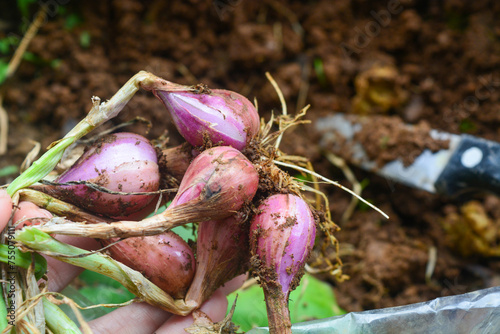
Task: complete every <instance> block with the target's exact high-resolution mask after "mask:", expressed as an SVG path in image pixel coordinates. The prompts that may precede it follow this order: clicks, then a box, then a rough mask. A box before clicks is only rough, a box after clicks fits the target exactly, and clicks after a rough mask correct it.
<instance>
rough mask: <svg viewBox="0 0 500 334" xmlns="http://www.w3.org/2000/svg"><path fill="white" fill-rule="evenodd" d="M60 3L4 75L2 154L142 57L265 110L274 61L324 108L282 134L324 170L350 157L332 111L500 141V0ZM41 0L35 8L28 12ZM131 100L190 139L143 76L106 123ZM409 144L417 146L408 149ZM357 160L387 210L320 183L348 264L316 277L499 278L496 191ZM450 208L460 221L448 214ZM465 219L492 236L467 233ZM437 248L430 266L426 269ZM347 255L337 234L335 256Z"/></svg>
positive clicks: (417, 284) (421, 281) (11, 13)
mask: <svg viewBox="0 0 500 334" xmlns="http://www.w3.org/2000/svg"><path fill="white" fill-rule="evenodd" d="M54 3H57V5H54V8H51V9H50V12H49V19H48V20H47V22H46V23H45V24H43V26H42V27H41V28H40V30H39V32H38V33H37V35H36V36H35V37H34V38H33V40H32V42H31V44H30V46H29V48H28V51H29V54H28V55H27V56H25V60H23V61H22V62H21V65H20V67H19V69H18V71H17V72H16V73H15V75H14V76H13V77H12V78H10V79H9V80H8V81H7V82H5V84H4V85H3V94H4V100H3V106H4V108H5V109H6V110H7V112H8V119H9V126H10V130H9V137H8V152H7V154H6V155H4V156H2V158H1V160H0V168H2V167H5V166H8V165H20V164H21V162H22V161H23V159H24V157H25V156H26V154H27V153H28V152H29V151H30V150H31V148H32V143H30V141H29V140H30V139H33V140H36V141H39V142H40V143H41V145H42V147H47V146H48V145H49V144H50V143H51V142H52V141H54V140H57V139H59V138H60V137H62V136H63V135H64V134H65V133H66V132H67V131H69V129H71V128H72V127H73V126H74V125H75V124H76V123H77V122H78V121H79V120H81V119H82V118H83V117H84V115H85V114H86V112H88V110H90V108H91V105H92V104H91V97H92V96H99V97H100V98H101V99H103V100H106V99H109V98H110V97H111V96H112V95H113V94H114V93H115V92H116V91H117V90H118V89H119V88H120V87H121V85H123V84H124V83H125V82H126V81H127V80H128V79H129V78H130V77H131V76H133V75H134V74H135V73H137V72H138V71H140V70H147V71H150V72H153V73H154V74H156V75H158V76H161V77H163V78H165V79H167V80H170V81H173V82H176V83H180V84H187V85H193V84H197V83H203V84H206V85H207V86H208V87H211V88H224V89H229V90H233V91H236V92H239V93H241V94H243V95H245V96H247V97H248V98H250V99H254V98H256V99H257V101H258V108H259V113H260V114H261V116H262V117H265V118H266V120H267V119H269V117H270V115H271V112H272V111H274V112H275V113H280V112H281V105H280V102H279V99H278V97H277V95H276V92H275V90H274V89H273V88H272V85H271V84H270V83H269V82H268V80H267V79H266V76H265V72H269V73H270V74H272V76H273V77H274V79H275V80H276V82H277V83H278V85H279V87H280V89H281V90H282V92H283V96H284V98H285V100H286V101H287V106H288V112H289V113H292V114H293V113H295V112H296V111H298V110H300V109H301V108H302V107H304V106H305V105H306V104H310V105H311V107H310V109H309V110H308V112H307V115H306V119H308V120H310V121H311V122H312V123H313V124H309V125H300V126H297V127H296V128H294V129H292V130H289V131H288V132H287V133H286V134H285V136H284V138H283V141H282V143H281V146H280V148H281V150H282V151H284V152H286V153H288V154H290V155H300V156H305V157H307V158H308V159H310V161H311V162H312V163H313V165H314V167H315V170H316V171H317V172H318V173H320V174H322V175H324V176H325V177H328V178H330V179H333V180H338V181H339V182H340V183H341V184H343V185H345V186H348V187H350V186H351V183H350V182H349V181H347V180H346V178H345V177H344V174H343V172H342V171H341V170H340V169H339V168H337V167H336V166H333V165H332V164H331V163H330V162H328V160H327V159H326V158H325V153H326V152H325V151H327V149H326V150H325V149H321V148H320V147H319V146H318V143H319V140H320V136H319V134H317V133H315V130H314V122H315V121H316V120H317V119H318V118H320V117H324V116H327V115H331V114H333V113H335V112H342V113H358V114H363V115H366V117H372V116H375V115H377V116H384V117H390V118H391V119H393V120H394V121H395V122H396V123H397V124H403V123H408V124H414V125H416V124H425V127H424V128H425V129H427V128H435V129H439V130H443V131H447V132H451V133H456V134H459V133H469V134H473V135H476V136H480V137H483V138H487V139H490V140H496V141H500V130H499V129H500V127H499V125H500V112H499V103H500V70H499V69H500V22H499V21H498V20H495V18H498V17H499V15H500V3H498V2H495V1H484V0H478V1H473V2H469V1H465V0H463V1H458V0H444V1H418V2H417V1H403V0H401V1H400V2H398V1H396V2H395V1H362V0H352V1H347V0H338V1H334V2H332V1H326V0H318V1H314V2H307V3H303V2H301V1H277V0H276V1H275V0H269V1H262V2H253V1H248V0H247V1H243V0H241V1H222V0H215V1H195V0H192V1H183V2H173V3H169V2H165V1H152V2H150V3H149V4H148V5H146V4H145V3H143V2H141V1H134V0H124V1H85V2H83V1H82V2H77V1H70V2H68V1H60V2H57V1H54ZM63 3H64V4H63ZM396 5H397V6H396ZM36 6H37V4H36V3H35V4H33V5H32V7H30V8H29V16H28V19H31V17H32V16H33V15H34V14H35V12H36V10H37V8H36ZM0 13H1V14H0V29H1V30H0V39H1V38H4V37H8V36H11V37H12V36H14V37H15V36H16V35H17V36H22V35H23V32H24V31H25V28H26V27H25V26H26V24H25V23H24V24H23V22H26V21H27V20H26V19H23V17H22V16H21V14H20V13H19V10H18V9H17V8H16V7H15V6H13V5H12V4H9V5H7V4H6V3H2V4H1V5H0ZM8 55H12V50H10V51H9V53H8V54H7V55H5V58H6V59H8V58H7V56H8ZM2 57H3V56H2ZM2 59H3V58H2ZM135 116H141V117H144V118H146V119H148V120H150V121H151V122H152V124H153V126H152V127H151V129H150V130H149V132H146V131H147V127H145V126H143V125H135V126H131V127H129V128H127V130H128V131H133V132H137V133H140V134H143V135H146V136H148V138H150V139H154V138H157V137H159V136H161V135H165V134H166V131H168V133H167V135H168V137H169V145H172V146H175V145H178V144H180V143H182V140H181V138H180V137H179V135H178V134H177V132H176V130H175V127H174V126H173V125H172V122H171V120H170V116H169V115H168V114H167V113H166V111H165V109H164V106H163V105H162V103H161V102H160V101H158V100H157V99H156V98H155V97H154V96H153V95H152V94H150V93H148V92H142V91H141V92H139V93H138V94H137V95H136V96H135V97H134V98H133V99H132V101H131V102H130V103H129V104H128V105H127V106H126V107H125V108H124V110H123V112H122V113H121V114H120V115H119V116H118V117H117V118H116V119H114V120H113V121H112V122H111V123H112V124H110V125H116V124H119V123H121V122H124V121H128V120H130V119H132V118H133V117H135ZM378 122H379V121H377V118H373V119H372V121H371V126H372V127H373V129H381V128H380V126H381V125H382V124H385V123H383V122H382V121H381V123H380V126H379V123H378ZM422 122H423V123H422ZM390 129H392V128H390ZM397 133H398V131H393V130H391V131H386V135H385V136H384V137H387V138H385V144H386V143H387V140H389V142H390V143H391V145H392V146H391V147H392V149H394V150H395V151H398V152H402V151H403V152H404V151H405V150H406V149H405V148H404V147H403V146H401V147H399V146H398V145H399V144H401V145H407V146H408V145H410V146H408V147H412V146H411V144H412V143H411V139H412V136H406V137H405V140H402V141H399V140H398V139H397V138H396V135H397ZM364 138H365V142H369V144H370V145H371V146H374V145H375V148H376V149H375V151H373V150H371V151H370V152H375V154H374V158H376V159H379V157H384V156H385V157H387V155H386V152H385V151H384V150H385V148H384V145H382V144H383V143H378V142H377V140H373V137H371V136H369V135H367V136H365V137H364ZM415 138H417V137H415ZM377 145H378V146H377ZM419 145H421V144H420V143H414V147H416V148H418V149H421V146H419ZM405 147H406V146H405ZM439 147H440V146H438V147H437V148H439ZM413 158H414V157H413V156H410V155H408V156H406V159H408V160H406V162H407V163H408V162H411V160H412V159H413ZM347 162H348V161H347ZM350 168H351V169H352V171H353V172H354V175H355V177H356V179H357V180H358V181H359V182H361V184H362V185H363V187H364V189H363V196H364V198H366V199H368V200H369V201H371V202H372V203H374V204H375V205H377V206H378V207H379V208H381V209H382V210H383V211H384V212H386V213H387V214H388V215H389V216H390V218H389V219H384V218H383V217H382V216H381V215H380V214H378V213H377V212H375V211H373V210H371V209H368V208H366V207H365V206H361V205H358V207H357V209H356V210H355V211H354V213H353V214H352V215H351V216H350V217H349V219H347V220H345V221H342V216H343V214H344V213H345V211H346V210H347V208H348V205H349V203H350V200H351V197H350V196H349V195H348V194H347V193H345V192H343V191H342V190H340V189H338V188H335V187H333V186H326V185H323V184H322V185H321V190H322V191H324V192H325V193H326V194H327V197H328V199H329V203H330V209H331V213H332V218H333V220H334V221H335V222H337V223H338V224H339V225H340V227H341V230H340V231H338V232H336V234H335V235H336V237H337V239H338V240H339V241H340V253H339V254H338V255H340V257H341V259H342V261H343V264H344V266H343V272H344V274H346V275H348V276H349V277H350V279H348V280H346V281H344V282H338V281H337V280H336V279H335V278H334V277H332V276H329V275H328V274H327V273H319V274H318V277H320V278H322V279H324V280H326V281H328V282H330V283H331V284H332V286H333V287H334V290H335V293H336V297H337V299H338V301H339V303H340V306H341V307H342V308H344V309H345V310H346V311H361V310H369V309H376V308H382V307H389V306H397V305H404V304H410V303H416V302H421V301H427V300H430V299H433V298H437V297H441V296H448V295H454V294H461V293H465V292H469V291H474V290H477V289H482V288H487V287H491V286H494V285H496V284H498V282H499V279H500V277H499V275H498V272H499V269H500V263H499V261H498V255H496V254H498V251H497V252H495V250H496V249H498V244H499V239H500V238H499V235H498V232H497V233H496V234H495V233H493V235H491V233H489V234H488V235H485V233H482V231H484V228H483V229H481V228H479V227H478V225H479V224H478V223H477V221H478V220H479V219H482V220H481V222H486V223H487V225H488V226H489V228H488V230H489V231H491V230H493V231H495V230H496V231H498V229H496V227H498V224H499V223H498V222H499V221H500V209H499V207H500V201H499V200H498V198H497V197H496V196H494V195H483V194H478V195H470V196H468V197H465V198H460V199H456V198H447V197H443V196H439V195H433V194H429V193H426V192H423V191H419V190H414V189H410V188H407V187H405V186H402V185H399V184H396V183H393V182H391V181H389V180H386V179H384V178H380V177H378V176H376V175H374V174H372V173H369V172H366V171H363V170H361V169H358V168H356V167H355V166H352V165H350ZM290 173H293V172H291V171H290ZM12 177H13V176H7V177H2V178H1V179H0V182H1V183H2V184H4V183H7V182H9V181H11V180H12ZM473 198H474V199H475V200H476V201H477V203H476V202H475V203H476V206H479V207H480V209H479V210H478V211H477V212H480V213H479V214H478V215H475V216H473V217H472V218H470V217H469V216H467V215H466V210H463V209H462V206H463V205H464V204H465V203H466V202H468V201H469V200H471V199H473ZM474 217H475V218H474ZM478 217H479V218H478ZM450 224H451V225H453V226H454V227H455V228H447V227H449V226H450ZM457 231H459V232H457ZM464 235H467V236H468V238H469V237H470V238H472V240H473V241H472V242H471V243H473V242H476V241H477V242H481V243H482V245H484V247H483V248H480V249H476V248H473V250H472V251H471V250H470V249H469V248H467V247H466V246H465V248H467V249H464V247H463V243H460V240H462V239H461V238H462V237H461V236H464ZM471 236H472V237H471ZM484 248H486V249H487V250H488V251H481V250H484ZM433 252H435V254H436V257H435V259H436V260H435V261H436V262H435V269H434V270H432V271H431V273H432V275H429V274H428V275H427V276H426V268H427V267H428V264H429V262H430V263H432V256H430V254H433ZM315 254H316V255H317V254H319V252H315ZM336 255H337V254H335V253H334V248H333V247H332V253H330V254H328V256H329V257H331V258H332V259H333V258H335V256H336ZM495 256H496V257H495ZM313 259H314V257H313ZM316 269H322V267H319V268H316ZM323 269H324V268H323Z"/></svg>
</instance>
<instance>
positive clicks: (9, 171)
mask: <svg viewBox="0 0 500 334" xmlns="http://www.w3.org/2000/svg"><path fill="white" fill-rule="evenodd" d="M0 83H1V80H0ZM17 173H19V168H18V167H17V166H16V165H9V166H5V167H3V168H1V169H0V177H5V176H9V175H14V174H17Z"/></svg>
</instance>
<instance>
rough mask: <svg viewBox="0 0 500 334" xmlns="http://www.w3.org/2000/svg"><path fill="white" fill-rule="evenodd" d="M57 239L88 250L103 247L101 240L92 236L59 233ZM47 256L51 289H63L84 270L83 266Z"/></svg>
mask: <svg viewBox="0 0 500 334" xmlns="http://www.w3.org/2000/svg"><path fill="white" fill-rule="evenodd" d="M55 239H57V240H59V241H61V242H64V243H66V244H69V245H73V246H75V247H78V248H82V249H86V250H95V249H99V248H101V245H100V244H99V242H97V241H96V240H95V239H91V238H81V237H70V236H67V235H58V236H56V237H55ZM45 258H46V259H47V271H48V273H47V276H48V285H49V290H50V291H61V290H62V289H64V288H65V287H66V286H67V285H68V284H69V283H70V282H71V281H72V280H73V279H74V278H75V277H76V276H78V275H79V274H80V273H81V272H82V271H83V268H81V267H77V266H74V265H72V264H69V263H66V262H62V261H59V260H56V259H54V258H52V257H50V256H45Z"/></svg>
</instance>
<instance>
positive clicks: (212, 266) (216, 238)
mask: <svg viewBox="0 0 500 334" xmlns="http://www.w3.org/2000/svg"><path fill="white" fill-rule="evenodd" d="M249 254H250V251H249V245H248V225H246V224H243V223H242V222H241V221H240V220H239V219H237V218H236V216H231V217H229V218H226V219H224V220H220V221H217V220H212V221H206V222H202V223H200V224H199V226H198V239H197V240H196V263H197V265H196V274H195V277H194V279H193V283H192V284H191V287H190V288H189V291H188V293H187V295H186V298H185V300H186V303H188V304H193V305H196V306H200V305H201V304H203V302H204V301H206V300H207V299H208V298H209V297H210V296H211V295H212V293H214V291H215V290H217V289H218V288H219V287H220V286H222V285H223V284H224V283H226V282H227V281H229V280H231V279H232V278H234V277H236V276H237V275H239V274H242V273H244V272H245V271H246V270H247V269H248V268H247V265H248V259H249V257H250V256H249Z"/></svg>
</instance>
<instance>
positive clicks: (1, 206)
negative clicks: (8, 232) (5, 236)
mask: <svg viewBox="0 0 500 334" xmlns="http://www.w3.org/2000/svg"><path fill="white" fill-rule="evenodd" d="M11 214H12V200H11V198H10V196H9V194H7V192H6V191H5V190H3V189H0V231H3V229H4V228H5V226H7V224H8V223H9V219H10V216H11Z"/></svg>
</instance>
